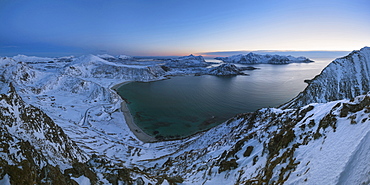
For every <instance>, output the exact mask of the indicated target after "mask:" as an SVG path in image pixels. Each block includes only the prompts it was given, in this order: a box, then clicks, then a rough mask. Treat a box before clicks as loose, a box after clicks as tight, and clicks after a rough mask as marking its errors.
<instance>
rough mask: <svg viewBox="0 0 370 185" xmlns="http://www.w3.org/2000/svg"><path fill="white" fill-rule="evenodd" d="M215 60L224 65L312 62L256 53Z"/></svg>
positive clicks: (305, 59) (301, 58) (299, 58)
mask: <svg viewBox="0 0 370 185" xmlns="http://www.w3.org/2000/svg"><path fill="white" fill-rule="evenodd" d="M216 59H218V60H222V61H223V62H226V63H239V64H289V63H308V62H313V61H312V60H309V59H308V58H305V57H292V56H282V55H268V54H266V55H261V54H256V53H248V54H246V55H243V54H240V55H233V56H230V57H217V58H216Z"/></svg>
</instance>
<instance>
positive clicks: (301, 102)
mask: <svg viewBox="0 0 370 185" xmlns="http://www.w3.org/2000/svg"><path fill="white" fill-rule="evenodd" d="M369 50H370V49H369V48H363V49H361V50H360V51H354V52H352V53H351V54H350V55H348V56H346V57H343V58H339V59H337V60H335V61H334V62H333V63H331V64H330V65H328V67H326V68H325V69H324V70H323V72H322V73H321V74H320V75H318V76H316V77H315V78H314V79H313V80H311V81H309V85H308V87H307V88H306V90H304V91H303V92H302V93H301V94H299V95H298V96H297V97H296V98H295V99H293V100H291V101H290V102H288V103H287V104H285V105H283V106H282V107H281V108H264V109H260V110H258V111H256V112H253V113H244V114H239V115H237V116H235V117H233V118H230V119H229V120H228V121H226V122H225V123H223V124H220V125H218V126H216V127H215V128H212V129H210V130H208V131H205V132H201V133H198V134H196V135H193V136H191V137H188V138H184V139H181V140H174V141H163V142H154V143H144V142H142V141H140V140H138V139H137V137H136V136H135V135H134V133H135V132H140V130H132V129H130V128H129V126H128V125H127V124H126V121H127V120H126V119H125V118H127V117H124V115H126V114H122V113H124V112H122V111H124V110H123V109H121V105H124V104H121V103H122V102H123V100H122V99H121V97H119V96H118V95H117V94H116V92H115V91H113V90H112V89H111V88H112V87H113V85H115V84H118V83H122V82H128V81H134V80H138V81H151V80H160V79H164V78H166V77H165V76H166V75H169V74H170V75H171V74H175V75H176V74H184V73H186V72H189V71H190V72H191V74H194V73H195V71H198V72H199V71H208V72H214V73H215V75H217V74H226V72H227V71H230V72H233V73H234V72H235V73H238V72H240V70H243V69H240V68H236V67H235V66H234V65H232V64H223V65H220V66H218V67H216V68H205V66H203V67H201V66H202V65H203V64H202V63H203V61H202V60H201V58H199V57H198V58H194V56H188V57H184V59H174V60H173V61H172V62H175V63H176V65H174V66H176V67H169V66H167V67H163V64H151V65H127V64H123V63H120V62H117V61H113V60H112V61H110V60H106V59H104V57H98V56H93V55H87V56H82V57H78V58H75V57H64V58H53V59H50V58H48V59H47V60H46V59H45V60H44V59H42V60H41V59H40V61H38V60H36V59H35V58H33V57H31V58H28V57H27V56H22V57H18V59H17V57H16V58H15V59H14V58H9V57H8V58H1V59H0V67H1V68H0V74H1V75H0V93H1V95H0V116H1V117H2V119H1V121H0V122H1V124H0V129H1V132H0V136H1V137H0V150H1V151H0V155H1V158H0V165H1V166H0V167H1V168H0V184H7V183H8V184H48V183H52V184H55V183H56V182H58V183H60V184H75V183H77V184H149V183H150V184H224V185H228V184H368V183H369V182H370V178H369V177H368V173H370V167H369V164H368V162H367V161H369V156H370V155H369V151H370V145H369V141H370V121H369V120H370V93H369V89H368V88H369V80H368V79H369V75H368V74H369V72H370V69H369V68H368V67H367V66H369V64H368V63H369V59H370V51H369ZM34 59H35V60H34ZM193 60H195V61H193ZM188 61H192V62H188ZM169 62H170V63H171V61H169ZM179 62H180V63H181V65H180V63H179ZM194 63H197V65H193V64H194ZM198 63H199V65H198ZM188 64H189V65H188ZM190 64H191V65H190ZM186 66H188V67H186ZM189 66H194V67H189ZM207 66H208V65H207ZM185 69H188V71H186V70H185ZM9 86H10V87H9ZM22 174H26V175H22ZM35 174H37V175H35ZM21 177H22V178H21ZM24 177H27V178H24Z"/></svg>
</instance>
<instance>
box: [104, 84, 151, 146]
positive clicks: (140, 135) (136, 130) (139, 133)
mask: <svg viewBox="0 0 370 185" xmlns="http://www.w3.org/2000/svg"><path fill="white" fill-rule="evenodd" d="M130 82H131V81H128V82H122V83H119V84H116V85H113V86H112V87H111V89H112V90H114V91H115V92H116V93H117V94H118V92H117V89H118V88H119V87H121V86H122V85H125V84H128V83H130ZM121 99H122V102H121V108H120V110H121V112H122V113H123V116H124V117H125V120H126V124H127V126H128V127H129V128H130V130H131V132H132V133H133V134H134V135H135V136H136V138H137V139H139V140H140V141H142V142H144V143H154V142H157V141H158V140H157V139H155V138H154V137H152V136H150V135H148V134H147V133H145V132H144V131H143V130H142V129H141V128H140V127H139V126H137V125H136V124H135V122H134V118H133V117H132V114H131V112H130V110H129V109H128V107H127V103H126V101H125V100H123V98H121Z"/></svg>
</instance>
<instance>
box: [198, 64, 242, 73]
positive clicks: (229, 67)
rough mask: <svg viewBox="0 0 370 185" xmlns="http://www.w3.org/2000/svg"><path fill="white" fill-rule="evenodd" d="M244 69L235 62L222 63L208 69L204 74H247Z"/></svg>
mask: <svg viewBox="0 0 370 185" xmlns="http://www.w3.org/2000/svg"><path fill="white" fill-rule="evenodd" d="M243 70H244V69H242V68H238V67H236V66H235V65H234V64H221V65H220V66H217V67H213V68H210V69H208V71H206V72H205V73H204V74H209V75H216V76H230V75H245V73H243V72H242V71H243Z"/></svg>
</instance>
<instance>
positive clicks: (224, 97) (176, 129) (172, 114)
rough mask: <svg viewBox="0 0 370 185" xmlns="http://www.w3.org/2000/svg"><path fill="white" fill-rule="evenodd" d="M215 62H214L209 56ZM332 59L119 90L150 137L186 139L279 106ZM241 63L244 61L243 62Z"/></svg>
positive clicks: (139, 84) (181, 78) (137, 84)
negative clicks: (248, 113)
mask: <svg viewBox="0 0 370 185" xmlns="http://www.w3.org/2000/svg"><path fill="white" fill-rule="evenodd" d="M207 61H213V60H207ZM329 62H331V59H316V60H315V63H309V64H298V63H297V64H288V65H270V64H258V65H251V66H254V67H257V68H260V69H257V70H254V71H245V73H247V74H249V75H250V76H234V77H217V76H209V75H205V76H178V77H172V78H171V79H169V80H162V81H156V82H149V83H143V82H132V83H129V84H126V85H123V86H121V87H120V88H119V89H118V92H119V94H120V95H121V96H122V97H124V98H125V99H127V100H128V101H129V102H130V103H129V104H128V107H129V109H130V111H131V114H132V115H133V117H134V120H135V123H136V124H137V125H138V126H139V127H140V128H142V129H143V131H145V132H146V133H148V134H149V135H153V136H157V137H162V136H163V137H166V138H176V137H184V136H189V135H191V134H194V133H196V132H198V131H201V130H204V129H208V128H210V127H214V126H216V125H218V124H220V123H222V122H224V121H226V120H227V119H229V118H231V117H233V116H234V115H236V114H238V113H245V112H252V111H256V110H258V109H260V108H264V107H276V106H279V105H281V104H283V103H285V102H287V101H289V100H290V99H292V98H293V97H295V96H296V95H297V94H298V93H299V92H301V91H302V90H303V89H304V88H305V87H306V86H307V84H306V83H304V82H303V81H304V80H305V79H312V78H313V77H314V76H316V75H318V74H319V73H320V71H321V70H322V69H323V68H324V67H325V66H326V65H327V64H328V63H329ZM240 66H241V65H240Z"/></svg>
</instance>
